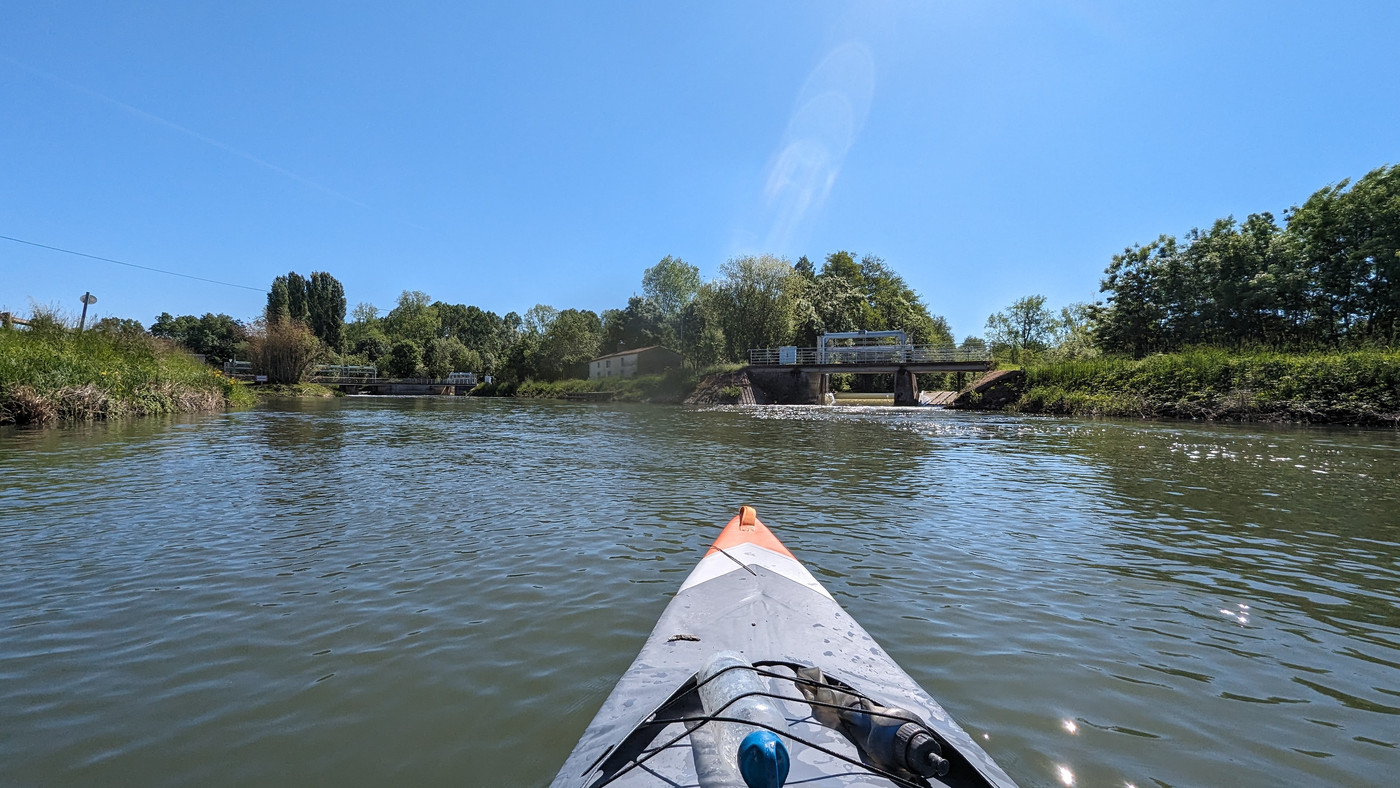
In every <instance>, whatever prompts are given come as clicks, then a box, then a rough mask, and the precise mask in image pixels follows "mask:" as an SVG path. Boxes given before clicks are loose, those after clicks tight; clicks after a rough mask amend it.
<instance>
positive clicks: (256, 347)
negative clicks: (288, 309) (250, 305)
mask: <svg viewBox="0 0 1400 788" xmlns="http://www.w3.org/2000/svg"><path fill="white" fill-rule="evenodd" d="M324 354H325V345H323V344H322V343H321V340H319V339H317V338H316V335H315V334H313V333H311V329H309V328H307V327H306V324H305V323H303V322H301V321H300V320H279V321H273V322H268V321H264V322H262V323H259V324H257V325H255V326H254V327H253V330H252V332H251V334H250V336H249V337H248V357H249V360H250V361H251V362H252V363H253V372H254V373H256V374H259V375H266V376H267V379H268V382H269V383H300V382H301V381H302V379H303V378H304V377H305V376H306V373H307V372H309V371H310V370H311V367H312V366H314V365H315V364H316V363H317V362H319V361H320V360H321V359H322V358H324Z"/></svg>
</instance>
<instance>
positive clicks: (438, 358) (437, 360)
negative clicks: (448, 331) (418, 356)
mask: <svg viewBox="0 0 1400 788" xmlns="http://www.w3.org/2000/svg"><path fill="white" fill-rule="evenodd" d="M466 353H467V347H466V345H463V344H462V343H461V341H460V340H458V339H456V338H453V337H436V338H434V339H433V340H432V341H431V342H429V343H428V346H427V347H426V348H424V349H423V367H424V369H425V370H426V371H427V373H428V377H430V378H438V379H439V380H440V379H442V378H445V377H447V376H448V374H450V373H452V372H467V371H469V370H465V369H463V370H455V369H453V366H452V362H453V361H454V360H456V359H457V358H459V357H461V356H463V355H465V354H466Z"/></svg>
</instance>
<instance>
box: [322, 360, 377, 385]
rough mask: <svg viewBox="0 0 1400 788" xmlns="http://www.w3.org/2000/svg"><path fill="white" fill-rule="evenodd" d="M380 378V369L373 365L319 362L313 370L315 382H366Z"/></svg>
mask: <svg viewBox="0 0 1400 788" xmlns="http://www.w3.org/2000/svg"><path fill="white" fill-rule="evenodd" d="M378 379H379V369H378V368H377V367H374V366H372V365H371V366H353V365H347V364H318V365H317V366H316V367H315V368H314V369H312V370H311V380H312V381H313V382H315V383H365V382H368V381H372V380H378Z"/></svg>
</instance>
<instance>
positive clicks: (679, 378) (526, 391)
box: [472, 370, 709, 404]
mask: <svg viewBox="0 0 1400 788" xmlns="http://www.w3.org/2000/svg"><path fill="white" fill-rule="evenodd" d="M708 372H709V370H706V371H704V372H695V371H692V370H671V371H669V372H666V373H665V374H663V375H646V376H643V377H636V378H602V379H598V380H556V381H549V382H544V381H537V380H527V381H525V382H523V383H520V384H513V383H500V384H490V385H487V384H482V385H480V386H477V387H476V388H474V389H472V396H474V397H482V396H484V397H522V398H528V399H568V398H569V395H571V394H572V395H587V394H590V393H600V392H613V393H615V395H616V396H615V399H616V400H617V401H619V402H651V403H659V404H679V403H680V402H682V401H683V400H684V399H685V398H686V397H688V396H689V395H690V393H691V392H692V391H694V390H695V386H696V385H697V384H698V383H699V382H700V379H701V378H702V377H704V375H705V374H707V373H708Z"/></svg>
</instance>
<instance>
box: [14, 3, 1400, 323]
mask: <svg viewBox="0 0 1400 788" xmlns="http://www.w3.org/2000/svg"><path fill="white" fill-rule="evenodd" d="M1397 30H1400V3H1396V2H1394V1H1393V0H1390V1H1389V2H1337V3H1317V2H1278V1H1277V0H1275V1H1274V2H1219V1H1218V0H1211V1H1209V2H1181V1H1180V0H1173V2H1162V3H1138V2H1091V1H1090V0H1064V1H1062V2H1024V3H1015V2H980V1H979V2H973V1H972V0H968V1H966V2H877V3H833V2H805V1H804V2H789V3H753V2H728V3H719V2H635V3H622V2H605V3H579V2H560V3H474V4H467V3H434V4H420V3H405V2H398V3H391V4H390V3H356V2H345V1H344V0H338V1H337V2H327V3H311V2H296V3H286V2H266V3H251V2H250V3H190V2H166V3H143V2H124V3H100V2H91V3H53V2H34V3H19V2H16V3H7V4H5V5H4V7H3V9H0V106H2V107H3V120H0V234H3V235H7V236H13V237H17V238H22V239H26V240H29V241H35V242H38V243H43V244H49V245H52V246H59V247H65V248H68V249H74V250H78V251H82V252H86V253H89V254H93V255H99V256H103V257H111V258H115V259H118V260H123V261H128V262H132V263H136V264H140V265H146V266H151V267H156V268H164V269H169V270H174V271H179V272H183V273H186V274H190V275H193V276H201V277H207V278H212V279H218V280H222V281H226V282H232V283H237V284H243V285H248V286H251V287H254V288H258V289H259V290H265V289H266V287H267V285H268V284H269V283H270V281H271V280H272V278H273V277H274V276H276V275H277V274H281V273H285V272H287V271H289V270H296V271H298V272H301V273H303V274H306V273H310V272H311V271H313V270H324V271H329V272H331V273H332V274H334V275H335V276H336V277H338V278H339V279H340V280H341V281H342V282H343V283H344V285H345V291H346V296H347V298H348V300H349V302H350V304H351V306H353V305H354V304H355V303H357V302H361V301H367V302H370V303H373V304H375V305H378V306H380V307H382V308H388V307H390V306H392V305H393V303H394V300H395V298H396V297H397V295H398V294H399V292H400V291H401V290H404V289H410V290H423V291H426V292H427V293H429V294H430V295H431V296H433V297H434V298H437V299H442V300H445V301H449V302H454V303H455V302H461V303H468V304H477V305H479V306H482V307H484V308H487V309H491V310H494V311H496V312H498V313H501V314H504V313H505V312H507V311H510V310H516V311H521V312H523V311H524V310H525V309H527V308H528V307H530V306H531V305H532V304H535V303H537V302H541V303H547V304H550V305H553V306H555V307H558V308H566V307H577V308H586V309H594V310H602V309H605V308H609V307H615V306H623V305H625V303H626V299H627V297H628V296H629V295H631V294H632V293H633V292H637V291H639V290H640V280H641V274H642V271H643V269H645V268H646V267H648V266H650V265H652V264H653V263H655V262H656V261H657V260H658V259H660V258H661V257H663V256H665V255H668V254H669V255H676V256H679V257H681V258H683V259H685V260H687V261H689V262H691V263H694V264H696V265H698V266H699V267H700V269H701V271H702V273H703V274H704V275H705V276H706V277H707V278H708V277H712V276H714V275H715V274H716V273H717V270H718V267H719V264H720V263H721V262H723V261H724V260H725V259H726V258H728V257H731V256H734V255H739V254H745V253H756V252H771V253H774V254H778V255H783V256H786V257H789V258H791V259H793V260H795V259H796V258H797V257H798V256H799V255H802V254H806V255H808V256H810V257H812V258H813V259H814V260H819V258H820V257H822V256H825V255H826V254H827V253H829V252H832V251H834V250H837V249H849V250H852V251H854V252H857V253H874V254H877V255H880V256H881V257H884V258H885V259H886V260H887V261H888V262H889V263H890V264H891V265H892V266H894V268H895V269H896V270H898V271H899V272H901V273H902V274H903V275H904V276H905V277H906V278H907V279H908V280H909V282H910V284H912V285H913V286H914V288H915V289H917V290H918V291H919V292H920V293H921V294H922V295H923V296H924V298H925V299H926V301H927V302H928V304H929V306H930V308H931V310H932V311H933V312H934V313H937V314H942V315H944V316H946V317H947V318H948V320H949V321H950V322H951V324H952V326H953V329H954V331H955V332H956V333H957V334H958V336H959V337H961V336H964V335H966V334H970V333H980V332H981V331H982V327H983V324H984V322H985V321H986V318H987V315H988V314H990V313H991V312H993V311H996V310H997V309H1000V308H1002V307H1004V306H1005V305H1006V304H1008V303H1010V302H1011V301H1012V300H1014V299H1016V298H1017V297H1020V296H1023V295H1027V294H1031V293H1042V294H1044V295H1046V296H1048V298H1049V300H1050V303H1051V304H1052V305H1054V306H1059V305H1062V304H1065V303H1069V302H1072V301H1083V300H1094V299H1095V298H1096V297H1097V291H1098V282H1099V278H1100V276H1101V274H1102V272H1103V268H1104V266H1105V265H1106V264H1107V263H1108V261H1109V258H1110V257H1111V256H1112V255H1113V254H1114V253H1116V252H1118V251H1121V250H1122V249H1123V248H1124V247H1125V246H1128V245H1131V244H1133V243H1138V242H1146V241H1150V240H1152V239H1153V238H1155V237H1156V236H1157V235H1158V234H1160V233H1164V232H1166V233H1173V234H1180V233H1183V232H1185V231H1187V230H1189V229H1191V228H1192V227H1193V226H1197V225H1206V224H1208V223H1209V222H1211V221H1212V220H1213V219H1215V218H1216V217H1219V216H1224V215H1226V214H1234V215H1236V216H1238V217H1241V218H1243V217H1244V216H1245V215H1246V214H1248V213H1251V212H1255V211H1265V210H1268V211H1273V212H1274V213H1275V214H1276V215H1280V216H1281V215H1282V213H1283V212H1284V211H1285V210H1286V209H1287V208H1288V207H1289V206H1290V205H1292V204H1295V203H1298V202H1301V201H1302V200H1303V199H1305V198H1306V197H1307V195H1308V194H1310V193H1311V192H1312V191H1314V190H1315V189H1317V188H1320V187H1322V186H1324V185H1326V184H1329V183H1333V182H1336V181H1338V180H1340V179H1342V178H1347V177H1351V178H1355V177H1358V176H1360V175H1362V174H1364V173H1365V172H1366V171H1368V170H1370V169H1372V168H1374V167H1377V166H1380V165H1383V164H1389V163H1397V162H1400V57H1397V55H1396V48H1397V44H1396V42H1395V40H1394V39H1395V33H1396V31H1397ZM84 290H91V291H92V292H93V293H95V294H96V295H98V297H99V299H100V301H99V303H98V305H97V307H96V311H97V312H98V313H100V314H103V315H118V316H122V317H134V318H137V319H139V320H141V321H142V323H144V324H147V325H149V323H150V322H151V320H152V318H153V317H154V316H155V315H156V314H158V313H160V312H162V311H169V312H172V313H174V314H190V313H193V314H202V313H204V312H226V313H228V314H231V315H233V316H235V317H238V318H244V319H246V318H253V317H255V316H256V315H257V314H258V313H259V312H260V310H261V309H262V305H263V303H264V296H263V295H261V294H260V293H258V292H254V291H251V290H240V289H236V288H231V287H222V286H218V285H213V284H206V283H201V282H195V281H191V280H186V279H179V278H176V277H171V276H164V275H161V274H156V273H149V272H145V271H140V270H134V269H130V268H123V267H120V266H116V265H112V264H110V263H103V262H97V261H93V260H85V259H82V258H78V257H72V256H69V255H63V254H58V253H55V252H50V251H45V250H42V249H37V248H33V247H26V246H22V245H19V244H15V243H12V242H9V241H0V308H3V307H9V308H11V309H15V310H17V311H27V309H28V305H29V301H30V299H33V300H35V301H38V302H40V303H54V304H58V305H60V306H62V307H64V308H66V309H69V310H71V311H73V312H76V310H77V309H78V308H79V306H80V305H79V304H78V296H80V295H81V294H82V292H83V291H84Z"/></svg>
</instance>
